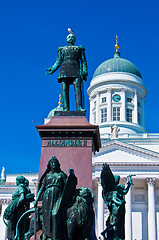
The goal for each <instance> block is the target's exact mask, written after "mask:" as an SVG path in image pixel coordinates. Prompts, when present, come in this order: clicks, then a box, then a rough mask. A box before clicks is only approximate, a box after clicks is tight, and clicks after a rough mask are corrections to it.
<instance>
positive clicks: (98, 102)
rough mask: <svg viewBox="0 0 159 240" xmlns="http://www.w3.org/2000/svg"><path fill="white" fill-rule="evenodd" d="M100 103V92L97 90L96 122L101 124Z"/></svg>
mask: <svg viewBox="0 0 159 240" xmlns="http://www.w3.org/2000/svg"><path fill="white" fill-rule="evenodd" d="M99 104H100V94H99V92H97V94H96V123H97V124H99V121H100V120H99V119H100V109H99Z"/></svg>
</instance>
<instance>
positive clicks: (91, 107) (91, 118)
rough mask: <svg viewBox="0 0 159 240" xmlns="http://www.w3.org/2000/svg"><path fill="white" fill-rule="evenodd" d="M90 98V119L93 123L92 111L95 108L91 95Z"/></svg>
mask: <svg viewBox="0 0 159 240" xmlns="http://www.w3.org/2000/svg"><path fill="white" fill-rule="evenodd" d="M89 100H90V119H89V121H90V123H91V124H93V111H92V109H93V98H92V97H90V98H89Z"/></svg>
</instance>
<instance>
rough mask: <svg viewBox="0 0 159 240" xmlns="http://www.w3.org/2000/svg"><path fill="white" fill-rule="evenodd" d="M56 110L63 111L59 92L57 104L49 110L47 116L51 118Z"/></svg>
mask: <svg viewBox="0 0 159 240" xmlns="http://www.w3.org/2000/svg"><path fill="white" fill-rule="evenodd" d="M56 111H63V107H61V94H60V95H59V102H58V106H57V107H56V108H54V109H52V110H51V111H50V112H49V114H48V116H47V118H49V119H51V118H52V117H54V116H55V112H56Z"/></svg>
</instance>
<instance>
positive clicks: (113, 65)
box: [93, 52, 142, 79]
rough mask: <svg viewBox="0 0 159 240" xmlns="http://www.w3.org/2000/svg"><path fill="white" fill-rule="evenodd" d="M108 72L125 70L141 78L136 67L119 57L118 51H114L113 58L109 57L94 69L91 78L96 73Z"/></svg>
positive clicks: (95, 75) (96, 74)
mask: <svg viewBox="0 0 159 240" xmlns="http://www.w3.org/2000/svg"><path fill="white" fill-rule="evenodd" d="M110 72H126V73H131V74H134V75H136V76H138V77H140V78H141V79H142V76H141V73H140V71H139V70H138V68H137V67H136V66H135V65H134V64H133V63H132V62H130V61H128V60H126V59H123V58H121V57H120V53H119V52H115V53H114V58H111V59H109V60H107V61H105V62H103V63H102V64H100V65H99V67H98V68H97V69H96V70H95V72H94V74H93V78H95V77H97V76H98V75H101V74H104V73H110Z"/></svg>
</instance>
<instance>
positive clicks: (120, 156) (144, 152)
mask: <svg viewBox="0 0 159 240" xmlns="http://www.w3.org/2000/svg"><path fill="white" fill-rule="evenodd" d="M104 162H107V163H108V164H115V165H116V164H119V165H127V164H128V165H129V164H130V165H149V164H150V165H159V153H157V152H153V151H151V150H148V149H144V148H141V147H137V146H134V145H132V144H127V143H123V142H120V141H119V140H112V141H110V142H107V143H106V144H104V145H103V146H102V148H101V149H100V152H99V153H97V155H96V156H95V157H94V163H95V164H100V163H104Z"/></svg>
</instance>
